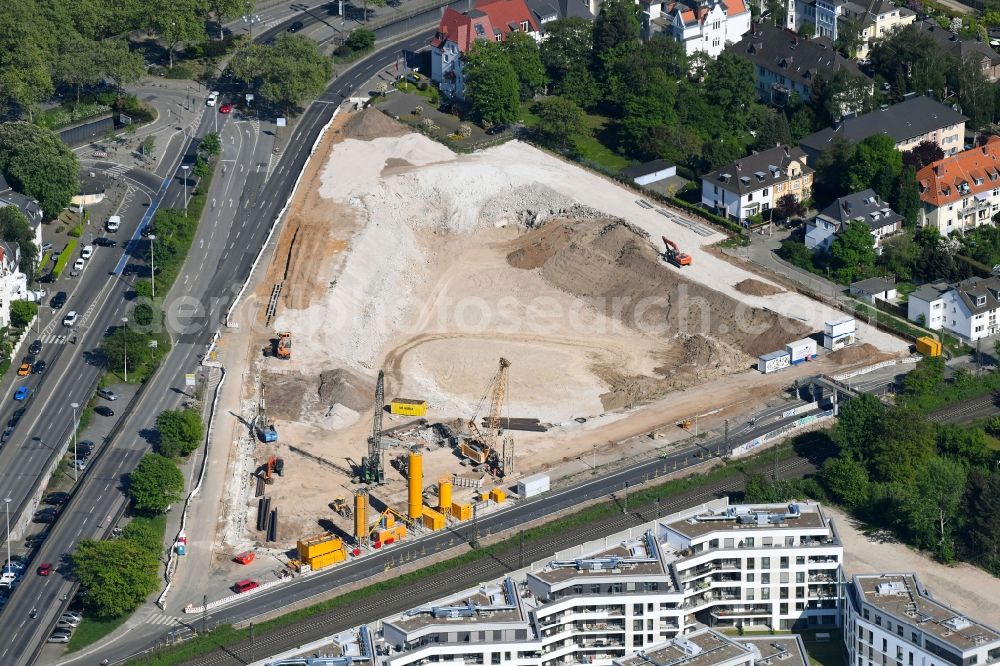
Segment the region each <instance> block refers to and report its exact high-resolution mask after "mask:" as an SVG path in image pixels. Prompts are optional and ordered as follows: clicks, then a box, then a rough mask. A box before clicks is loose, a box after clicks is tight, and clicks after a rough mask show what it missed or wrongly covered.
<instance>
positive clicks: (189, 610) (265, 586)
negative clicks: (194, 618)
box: [184, 576, 292, 615]
mask: <svg viewBox="0 0 1000 666" xmlns="http://www.w3.org/2000/svg"><path fill="white" fill-rule="evenodd" d="M290 580H292V578H291V576H289V577H288V578H279V579H278V580H272V581H270V582H267V583H261V584H260V585H258V586H257V587H255V588H254V589H252V590H248V591H246V592H242V593H240V594H230V595H229V596H228V597H222V598H221V599H216V600H215V601H209V602H208V603H207V604H205V605H204V606H185V607H184V612H185V613H186V614H188V615H192V614H196V613H204V612H205V611H210V610H212V609H213V608H218V607H219V606H225V605H226V604H231V603H233V602H234V601H236V600H237V599H246V598H247V597H248V596H250V595H252V594H257V593H259V592H263V591H264V590H270V589H271V588H272V587H277V586H278V585H281V584H282V583H287V582H288V581H290Z"/></svg>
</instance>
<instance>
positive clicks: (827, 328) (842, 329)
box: [823, 317, 856, 338]
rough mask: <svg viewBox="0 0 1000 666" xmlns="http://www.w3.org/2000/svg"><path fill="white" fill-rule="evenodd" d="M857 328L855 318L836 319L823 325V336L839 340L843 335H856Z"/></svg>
mask: <svg viewBox="0 0 1000 666" xmlns="http://www.w3.org/2000/svg"><path fill="white" fill-rule="evenodd" d="M855 327H856V323H855V321H854V317H844V318H842V319H835V320H833V321H828V322H826V323H825V324H824V325H823V335H828V336H830V337H831V338H837V337H839V336H841V335H847V334H848V333H854V332H855Z"/></svg>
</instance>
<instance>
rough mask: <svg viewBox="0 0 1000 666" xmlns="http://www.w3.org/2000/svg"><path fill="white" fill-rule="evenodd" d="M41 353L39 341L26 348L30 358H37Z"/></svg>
mask: <svg viewBox="0 0 1000 666" xmlns="http://www.w3.org/2000/svg"><path fill="white" fill-rule="evenodd" d="M41 351H42V341H41V340H35V341H34V342H32V343H31V346H30V347H28V353H29V354H31V355H32V356H38V354H40V353H41Z"/></svg>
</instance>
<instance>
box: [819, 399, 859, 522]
mask: <svg viewBox="0 0 1000 666" xmlns="http://www.w3.org/2000/svg"><path fill="white" fill-rule="evenodd" d="M852 402H853V401H852ZM848 404H849V403H848ZM820 477H821V479H822V481H823V485H824V486H826V488H827V490H829V491H830V492H831V493H832V494H833V496H834V497H836V498H837V499H838V500H840V501H841V502H843V503H844V505H845V506H846V507H847V508H848V509H857V508H859V507H862V506H864V505H865V503H866V502H867V501H868V492H869V490H868V486H869V480H868V470H866V469H865V466H864V465H863V464H861V462H859V461H858V460H855V459H854V458H830V459H828V460H827V461H826V462H825V463H823V469H822V470H821V472H820Z"/></svg>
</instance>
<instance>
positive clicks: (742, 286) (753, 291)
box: [736, 278, 785, 296]
mask: <svg viewBox="0 0 1000 666" xmlns="http://www.w3.org/2000/svg"><path fill="white" fill-rule="evenodd" d="M736 290H737V291H739V292H740V293H743V294H749V295H750V296H774V295H775V294H783V293H785V290H784V289H782V288H781V287H776V286H774V285H773V284H768V283H766V282H761V281H760V280H754V279H753V278H747V279H746V280H743V281H742V282H738V283H736Z"/></svg>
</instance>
